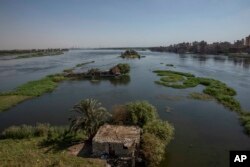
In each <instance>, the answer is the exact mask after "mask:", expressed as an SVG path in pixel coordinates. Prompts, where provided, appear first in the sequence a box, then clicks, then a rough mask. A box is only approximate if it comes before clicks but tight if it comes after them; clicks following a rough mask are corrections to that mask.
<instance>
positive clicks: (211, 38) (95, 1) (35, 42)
mask: <svg viewBox="0 0 250 167" xmlns="http://www.w3.org/2000/svg"><path fill="white" fill-rule="evenodd" d="M249 34H250V0H0V49H32V48H69V47H83V48H93V47H143V46H145V47H148V46H166V45H169V44H174V43H179V42H184V41H185V42H192V41H201V40H205V41H208V42H209V43H211V42H217V41H229V42H233V41H234V40H237V39H241V38H243V37H245V36H248V35H249Z"/></svg>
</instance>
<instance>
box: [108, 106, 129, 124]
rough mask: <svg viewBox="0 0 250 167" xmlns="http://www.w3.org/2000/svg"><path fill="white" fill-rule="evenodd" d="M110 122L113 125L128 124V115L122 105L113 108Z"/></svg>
mask: <svg viewBox="0 0 250 167" xmlns="http://www.w3.org/2000/svg"><path fill="white" fill-rule="evenodd" d="M112 122H113V123H114V124H129V115H128V112H127V110H126V107H125V106H124V105H117V106H114V107H113V109H112Z"/></svg>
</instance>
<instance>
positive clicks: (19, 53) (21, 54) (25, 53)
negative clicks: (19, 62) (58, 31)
mask: <svg viewBox="0 0 250 167" xmlns="http://www.w3.org/2000/svg"><path fill="white" fill-rule="evenodd" d="M67 51H69V49H57V48H55V49H30V50H0V56H12V57H13V59H22V58H31V57H43V56H56V55H62V54H63V53H65V52H67Z"/></svg>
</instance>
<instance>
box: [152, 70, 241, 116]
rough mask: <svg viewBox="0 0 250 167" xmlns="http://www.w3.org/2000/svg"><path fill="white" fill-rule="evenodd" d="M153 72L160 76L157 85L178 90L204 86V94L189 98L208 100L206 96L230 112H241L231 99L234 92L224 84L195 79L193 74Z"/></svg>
mask: <svg viewBox="0 0 250 167" xmlns="http://www.w3.org/2000/svg"><path fill="white" fill-rule="evenodd" d="M154 72H155V73H156V74H157V75H158V76H161V79H160V81H155V83H157V84H160V85H164V86H167V87H172V88H178V89H185V88H191V87H195V86H197V85H199V84H200V85H204V86H205V87H206V88H205V89H204V90H203V93H204V94H197V93H196V94H191V95H190V96H191V97H192V98H196V99H208V98H209V97H208V96H207V95H209V96H212V97H214V98H215V99H216V100H217V101H218V102H220V103H221V104H223V105H224V106H225V107H227V108H229V109H230V110H233V111H237V112H240V111H241V106H240V103H239V102H238V101H237V100H235V99H234V98H233V96H235V95H236V91H235V90H234V89H232V88H230V87H228V86H227V85H226V84H225V83H222V82H220V81H218V80H215V79H211V78H201V77H195V76H194V75H193V74H190V73H183V72H178V71H170V70H165V71H164V70H157V71H154ZM205 94H206V95H205Z"/></svg>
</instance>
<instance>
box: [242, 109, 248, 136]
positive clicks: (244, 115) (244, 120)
mask: <svg viewBox="0 0 250 167" xmlns="http://www.w3.org/2000/svg"><path fill="white" fill-rule="evenodd" d="M240 121H241V123H242V125H243V126H244V128H245V132H246V133H247V134H248V135H250V113H249V112H242V113H241V115H240Z"/></svg>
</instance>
